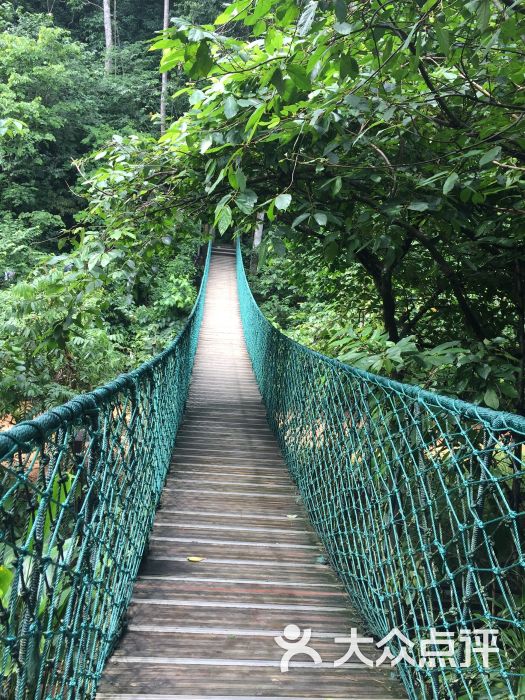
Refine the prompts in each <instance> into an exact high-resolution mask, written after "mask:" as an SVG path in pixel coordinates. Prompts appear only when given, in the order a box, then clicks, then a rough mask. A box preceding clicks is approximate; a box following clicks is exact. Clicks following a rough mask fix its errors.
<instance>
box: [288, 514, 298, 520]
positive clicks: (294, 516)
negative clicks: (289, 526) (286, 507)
mask: <svg viewBox="0 0 525 700" xmlns="http://www.w3.org/2000/svg"><path fill="white" fill-rule="evenodd" d="M286 517H287V518H290V520H295V518H296V517H297V515H287V516H286Z"/></svg>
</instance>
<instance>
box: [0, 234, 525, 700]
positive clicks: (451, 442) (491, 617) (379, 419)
mask: <svg viewBox="0 0 525 700" xmlns="http://www.w3.org/2000/svg"><path fill="white" fill-rule="evenodd" d="M524 442H525V420H524V419H523V418H521V417H518V416H514V415H511V414H504V413H497V412H494V411H491V410H488V409H483V408H480V407H478V406H474V405H471V404H466V403H464V402H461V401H459V400H455V399H451V398H446V397H443V396H439V395H437V394H432V393H429V392H425V391H423V390H421V389H419V388H417V387H413V386H410V385H406V384H401V383H398V382H395V381H392V380H389V379H386V378H383V377H378V376H376V375H372V374H369V373H366V372H362V371H360V370H357V369H355V368H352V367H348V366H346V365H344V364H341V363H339V362H337V361H336V360H332V359H329V358H327V357H324V356H323V355H320V354H318V353H315V352H312V351H311V350H308V349H307V348H305V347H303V346H301V345H299V344H297V343H295V342H294V341H292V340H290V339H289V338H287V337H286V336H284V335H283V334H281V333H280V332H279V331H278V330H276V329H275V328H274V327H273V326H272V325H271V324H270V323H269V322H268V321H267V320H266V319H265V317H264V316H263V314H262V313H261V311H260V309H259V308H258V306H257V304H256V302H255V300H254V298H253V296H252V294H251V291H250V289H249V286H248V282H247V279H246V276H245V272H244V266H243V262H242V256H241V254H240V248H239V246H238V247H237V252H236V254H235V251H234V250H233V249H231V250H229V249H225V248H224V247H222V249H215V250H214V252H213V254H212V251H211V248H210V249H209V251H208V257H207V260H206V266H205V270H204V274H203V279H202V284H201V288H200V291H199V295H198V298H197V302H196V304H195V307H194V309H193V311H192V314H191V315H190V317H189V319H188V321H187V323H186V326H185V328H184V329H183V331H182V332H181V334H180V335H179V336H178V338H177V339H176V340H175V341H174V342H173V344H172V345H171V346H169V347H168V348H166V350H165V351H164V352H163V353H161V354H160V355H159V356H157V357H155V358H154V359H153V360H151V361H150V362H147V363H145V364H144V365H142V366H141V367H140V368H138V369H137V370H135V371H133V372H131V373H129V374H126V375H122V376H120V377H118V378H117V379H116V380H115V381H114V382H112V383H110V384H108V385H106V386H104V387H101V388H99V389H97V390H95V391H93V392H92V393H90V394H85V395H82V396H79V397H77V398H76V399H74V400H72V401H70V402H69V403H68V404H65V405H63V406H60V407H58V408H56V409H54V410H52V411H49V412H48V413H46V414H44V415H43V416H41V417H39V418H36V419H35V420H33V421H28V422H26V423H22V424H20V425H17V426H15V427H14V428H13V429H11V430H10V431H7V432H6V433H2V434H0V460H1V463H2V472H1V477H0V478H1V479H2V491H1V496H0V522H1V529H0V557H1V562H2V565H1V567H0V697H1V698H5V699H6V700H66V699H67V700H76V699H81V698H82V699H84V698H87V699H92V698H95V697H96V698H97V699H98V700H146V699H149V700H198V699H199V698H200V699H203V698H210V700H226V699H228V700H233V699H234V698H236V699H237V700H248V699H249V698H256V697H259V698H267V699H269V698H281V700H299V699H300V698H310V699H311V700H314V699H318V700H320V699H321V698H346V699H347V700H360V699H361V698H362V699H363V700H364V699H365V698H375V699H376V700H379V699H380V698H381V699H383V700H387V699H390V698H411V699H416V698H425V699H426V698H429V699H436V700H438V699H439V700H441V699H442V698H458V699H461V700H463V699H464V698H472V699H477V698H491V699H496V698H502V699H503V698H512V699H517V698H520V697H525V659H524V656H523V654H524V652H523V647H524V631H525V622H524V616H523V612H524V601H525V598H524V592H523V581H524V576H523V574H524V569H525V556H524V551H523V545H524V534H523V530H524V528H523V524H524V516H525V510H524V507H523V498H522V496H523V494H522V490H523V478H524V475H525V471H524V454H523V449H524V448H523V444H524ZM287 625H296V626H298V627H299V628H300V629H301V631H304V630H305V629H311V631H312V634H311V640H310V643H309V646H310V647H311V648H313V649H315V650H316V651H317V652H318V653H319V654H320V656H321V657H322V661H321V663H319V664H314V661H313V660H312V658H311V657H310V656H308V655H305V654H302V655H298V656H296V657H294V658H293V659H292V661H291V663H290V668H289V670H288V672H284V673H283V672H281V669H280V660H281V655H282V654H283V649H281V648H280V647H279V646H278V644H277V643H276V642H275V640H274V637H276V636H280V635H283V634H284V629H285V627H286V626H287ZM289 629H292V628H289ZM352 629H354V630H357V631H358V633H359V637H360V638H366V639H367V641H366V642H363V643H362V644H361V645H360V646H359V649H360V652H362V655H363V656H364V657H365V658H366V659H367V660H368V663H366V662H365V661H364V660H363V659H362V658H360V657H359V656H356V655H354V656H353V657H351V658H349V659H348V660H347V661H346V662H345V663H343V664H340V665H337V664H335V665H334V662H335V661H336V660H337V659H340V658H341V657H343V655H344V654H345V652H346V651H348V647H349V645H350V644H349V637H350V635H351V630H352ZM394 629H396V630H399V631H400V632H401V633H402V634H403V635H404V639H405V640H406V642H405V652H407V649H408V652H410V654H411V655H412V657H413V663H411V662H409V661H407V660H402V661H401V662H400V663H398V664H397V665H395V667H391V666H390V665H389V664H387V663H384V664H379V661H380V658H381V653H382V649H383V647H381V646H379V647H378V646H376V643H377V642H379V644H380V645H381V640H384V639H385V638H386V637H388V635H389V633H391V632H392V630H394ZM480 630H495V631H496V638H497V648H494V647H492V650H491V651H490V653H489V654H488V656H489V658H488V661H489V663H488V664H487V663H485V662H486V661H487V659H486V658H484V657H483V652H482V651H481V650H480V649H479V648H478V646H476V645H477V644H478V643H479V639H478V637H479V636H482V635H481V631H480ZM292 631H293V629H292ZM476 631H477V633H478V635H477V636H476V634H475V632H476ZM430 637H433V639H434V645H430V646H429V645H428V644H427V640H428V639H429V638H430ZM290 638H291V637H290ZM336 640H339V641H338V642H336ZM342 640H346V642H347V643H346V645H345V644H342ZM406 643H408V647H406ZM491 643H492V642H491ZM403 644H404V643H403V642H402V640H400V639H399V638H397V637H393V638H391V640H390V650H391V652H392V654H393V655H394V656H397V655H398V654H399V653H401V651H402V648H403ZM440 645H441V648H442V649H444V648H445V649H447V650H448V651H449V653H448V657H446V658H445V659H443V658H442V656H441V657H440V658H439V660H438V659H437V658H436V655H435V654H434V656H433V655H432V653H428V651H429V649H430V651H433V650H436V649H438V648H439V646H440ZM425 650H426V652H427V653H426V654H425Z"/></svg>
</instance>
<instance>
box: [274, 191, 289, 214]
mask: <svg viewBox="0 0 525 700" xmlns="http://www.w3.org/2000/svg"><path fill="white" fill-rule="evenodd" d="M274 202H275V206H276V207H277V209H280V210H281V211H286V209H288V207H289V206H290V204H291V202H292V195H291V194H279V195H277V197H276V198H275V199H274Z"/></svg>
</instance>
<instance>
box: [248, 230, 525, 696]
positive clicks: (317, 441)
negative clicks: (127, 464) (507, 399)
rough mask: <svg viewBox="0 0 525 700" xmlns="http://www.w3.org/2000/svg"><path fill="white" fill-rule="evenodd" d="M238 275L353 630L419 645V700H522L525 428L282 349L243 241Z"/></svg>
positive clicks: (410, 668)
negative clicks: (485, 639)
mask: <svg viewBox="0 0 525 700" xmlns="http://www.w3.org/2000/svg"><path fill="white" fill-rule="evenodd" d="M237 279H238V288H239V299H240V306H241V317H242V322H243V327H244V333H245V338H246V343H247V347H248V351H249V354H250V356H251V360H252V364H253V368H254V371H255V375H256V378H257V381H258V384H259V387H260V390H261V393H262V396H263V399H264V402H265V404H266V409H267V414H268V418H269V421H270V424H271V426H272V428H273V430H274V432H275V434H276V436H277V439H278V440H279V443H280V445H281V449H282V451H283V454H284V456H285V458H286V461H287V463H288V466H289V468H290V471H291V474H292V476H293V478H294V479H295V482H296V484H297V486H298V489H299V492H300V494H301V497H302V501H303V502H304V505H305V507H306V509H307V511H308V513H309V515H310V518H311V521H312V523H313V525H314V527H315V528H316V530H317V533H318V534H319V536H320V538H321V540H322V542H323V544H324V546H325V549H326V552H327V555H328V559H329V561H330V563H331V565H332V566H333V568H334V569H335V570H336V572H337V573H338V575H339V576H340V578H341V580H342V582H343V583H344V585H345V587H346V589H347V591H348V593H349V595H350V598H351V600H352V602H353V604H354V606H355V608H356V609H357V610H358V611H359V612H360V614H361V615H362V620H363V625H364V627H365V628H366V629H363V630H361V631H362V632H363V633H364V632H365V631H366V630H368V631H369V632H372V633H373V634H374V635H376V636H377V637H378V638H379V639H381V638H384V637H385V636H386V635H387V634H388V633H389V632H391V630H394V629H395V628H397V629H398V630H400V631H401V632H402V633H403V634H404V635H405V636H406V637H407V638H408V640H410V642H411V643H413V644H414V646H413V647H411V648H410V649H409V651H410V650H412V654H413V657H414V659H415V661H417V662H419V661H420V660H421V658H423V660H424V661H423V663H422V665H419V664H418V665H416V666H414V665H411V664H410V663H407V662H402V663H401V664H399V665H398V666H397V669H398V670H399V672H400V675H401V678H402V680H403V682H404V684H405V687H406V689H407V691H408V693H409V695H410V697H411V698H413V699H414V700H416V699H417V700H419V699H420V698H435V699H436V700H438V699H439V700H441V699H442V698H445V697H447V698H462V700H463V698H469V699H470V698H472V699H473V700H474V699H476V700H477V698H480V697H484V698H485V697H486V698H489V699H493V700H496V698H511V699H515V698H518V697H523V696H522V695H521V693H523V692H524V691H525V658H524V657H525V652H524V649H525V644H524V640H525V594H524V590H523V585H524V581H525V507H524V504H523V499H524V494H523V491H524V485H525V484H524V481H525V479H524V477H525V447H524V445H525V419H524V418H523V417H521V416H517V415H513V414H510V413H503V412H498V411H493V410H491V409H487V408H483V407H480V406H476V405H474V404H469V403H466V402H464V401H460V400H458V399H454V398H450V397H446V396H440V395H438V394H435V393H432V392H429V391H425V390H423V389H421V388H419V387H416V386H413V385H409V384H403V383H400V382H398V381H394V380H391V379H389V378H387V377H381V376H378V375H375V374H371V373H369V372H366V371H363V370H360V369H357V368H354V367H351V366H349V365H345V364H343V363H341V362H339V361H337V360H335V359H332V358H329V357H326V356H325V355H322V354H320V353H318V352H315V351H313V350H310V349H308V348H306V347H305V346H303V345H300V344H299V343H297V342H295V341H294V340H292V339H290V338H288V337H287V336H286V335H284V334H283V333H281V332H280V331H279V330H278V329H276V328H275V327H274V326H273V325H272V324H271V323H270V322H269V321H268V320H267V319H266V318H265V316H264V314H263V313H262V311H261V309H260V308H259V306H258V305H257V302H256V301H255V299H254V297H253V294H252V292H251V290H250V287H249V283H248V280H247V277H246V273H245V269H244V264H243V260H242V255H241V248H240V241H239V239H238V241H237ZM478 628H484V629H491V628H492V629H497V630H498V637H497V641H498V644H499V647H500V649H501V652H500V653H499V654H496V653H495V652H490V653H489V654H488V656H489V661H490V666H489V668H485V666H484V664H485V659H483V658H482V654H480V653H478V652H473V651H472V649H473V646H474V644H473V642H472V639H474V638H475V637H474V636H473V635H472V634H469V633H471V632H472V630H474V629H478ZM433 629H434V630H436V632H437V633H438V636H439V634H440V633H443V634H448V635H450V638H451V639H452V643H453V652H454V653H453V656H452V658H451V659H448V660H447V659H445V661H444V665H443V666H441V665H440V663H441V662H437V661H436V660H434V663H435V665H434V666H432V662H431V661H429V658H428V657H426V656H425V640H426V639H428V638H429V637H430V635H431V634H433V632H432V630H433ZM469 640H470V641H469ZM449 643H450V640H449V642H447V644H449ZM444 644H445V642H443V638H442V640H441V644H440V645H438V648H439V649H441V651H443V649H444V646H443V645H444ZM401 646H402V644H401V643H400V642H399V641H398V642H397V646H396V642H395V641H394V643H393V645H392V644H391V648H392V649H394V648H397V650H400V648H401ZM450 648H452V647H450V646H449V647H448V649H450ZM430 649H434V647H430ZM427 650H428V647H427ZM469 654H470V657H471V658H470V657H469ZM467 661H470V662H471V663H470V665H467ZM453 664H454V665H453ZM461 664H463V666H462V665H461Z"/></svg>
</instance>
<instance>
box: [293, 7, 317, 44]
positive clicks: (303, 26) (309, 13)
mask: <svg viewBox="0 0 525 700" xmlns="http://www.w3.org/2000/svg"><path fill="white" fill-rule="evenodd" d="M317 5H318V3H317V2H316V0H310V2H309V3H308V4H307V5H306V7H305V9H304V10H303V13H302V15H301V16H300V17H299V20H298V22H297V34H298V36H306V35H307V34H308V32H309V31H310V28H311V26H312V24H313V23H314V19H315V13H316V12H317Z"/></svg>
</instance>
